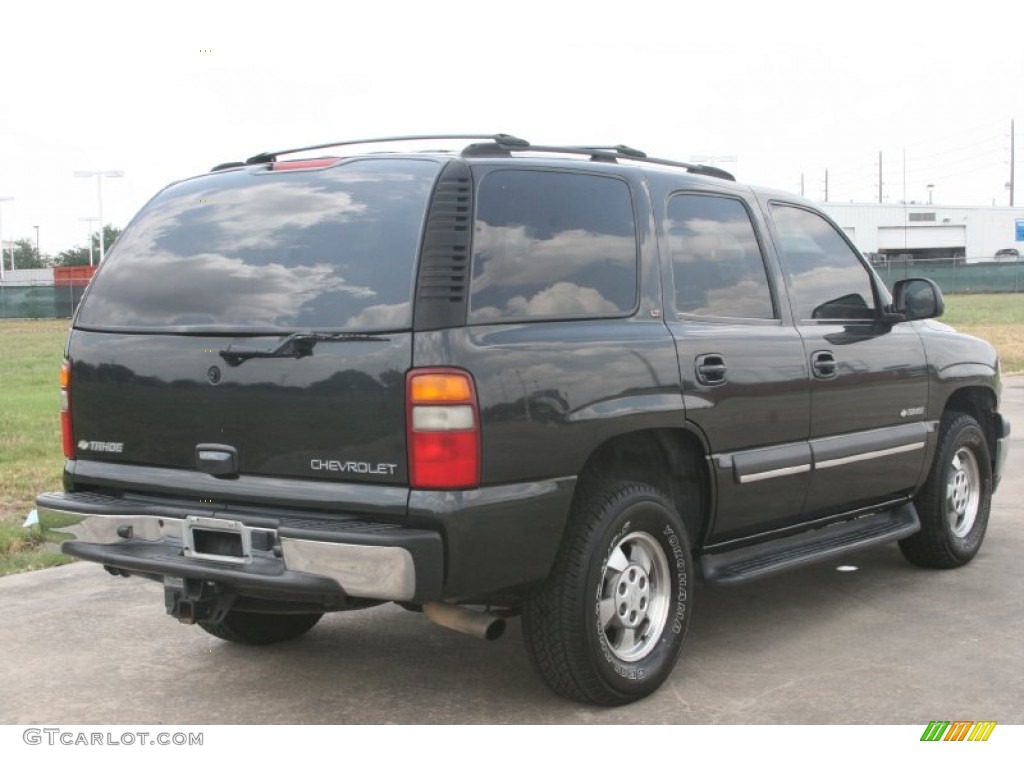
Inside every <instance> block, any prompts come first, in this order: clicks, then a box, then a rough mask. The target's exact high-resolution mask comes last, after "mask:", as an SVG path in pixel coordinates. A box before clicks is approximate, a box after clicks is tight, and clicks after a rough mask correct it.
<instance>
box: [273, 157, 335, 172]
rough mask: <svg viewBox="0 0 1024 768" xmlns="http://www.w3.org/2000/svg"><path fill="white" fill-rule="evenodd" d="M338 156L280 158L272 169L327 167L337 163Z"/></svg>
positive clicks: (296, 169) (298, 169)
mask: <svg viewBox="0 0 1024 768" xmlns="http://www.w3.org/2000/svg"><path fill="white" fill-rule="evenodd" d="M340 159H341V158H338V157H317V158H312V159H309V160H280V161H278V162H276V163H273V164H272V165H271V166H270V170H272V171H302V170H306V169H309V168H327V167H329V166H332V165H334V164H335V163H337V162H338V161H339V160H340Z"/></svg>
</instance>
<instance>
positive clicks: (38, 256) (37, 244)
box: [32, 224, 43, 259]
mask: <svg viewBox="0 0 1024 768" xmlns="http://www.w3.org/2000/svg"><path fill="white" fill-rule="evenodd" d="M32 229H34V230H35V231H36V258H37V259H42V258H43V252H42V251H40V250H39V225H38V224H33V225H32Z"/></svg>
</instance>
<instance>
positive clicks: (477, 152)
mask: <svg viewBox="0 0 1024 768" xmlns="http://www.w3.org/2000/svg"><path fill="white" fill-rule="evenodd" d="M478 139H484V140H485V141H486V143H483V144H470V145H469V146H467V147H465V148H464V149H463V150H462V153H461V154H462V155H463V157H472V156H487V155H501V156H503V157H509V156H511V154H512V153H513V152H548V153H551V154H562V155H589V156H590V159H591V160H593V161H595V162H604V163H614V162H617V161H618V160H619V159H622V160H632V161H635V162H639V163H652V164H653V165H667V166H671V167H674V168H684V169H686V170H687V171H689V172H690V173H699V174H702V175H704V176H713V177H715V178H718V179H726V180H728V181H736V177H735V176H733V175H732V174H731V173H729V172H728V171H724V170H722V169H721V168H716V167H715V166H713V165H700V164H698V163H683V162H680V161H678V160H666V159H664V158H660V157H648V155H647V153H646V152H643V151H641V150H639V149H636V148H635V147H630V146H627V145H625V144H616V145H614V146H576V145H573V146H547V145H543V144H531V143H530V142H528V141H526V140H525V139H520V138H519V137H518V136H512V135H510V134H507V133H480V134H477V133H452V134H418V135H413V136H388V137H385V138H379V139H357V140H352V141H334V142H330V143H328V144H312V145H310V146H308V147H296V148H295V149H279V150H275V151H273V152H260V153H259V154H258V155H253V156H252V157H250V158H249V159H247V160H246V161H245V163H244V165H259V164H262V163H273V162H276V161H277V159H278V157H280V156H281V155H293V154H296V153H298V152H311V151H313V150H317V149H328V148H330V147H348V146H353V145H357V144H390V143H395V142H401V141H434V140H448V141H451V140H456V141H460V140H466V141H473V140H478ZM239 165H241V164H239ZM228 167H236V166H235V164H233V163H232V164H228V163H222V164H221V165H219V166H217V169H223V168H228Z"/></svg>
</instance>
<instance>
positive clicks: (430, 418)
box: [405, 368, 480, 490]
mask: <svg viewBox="0 0 1024 768" xmlns="http://www.w3.org/2000/svg"><path fill="white" fill-rule="evenodd" d="M405 391H406V411H407V413H406V416H407V421H408V424H407V427H406V429H407V436H408V441H409V482H410V484H411V485H412V487H413V488H422V489H430V490H454V489H457V488H475V487H476V486H478V485H480V412H479V408H478V407H477V402H476V390H475V389H474V387H473V379H472V378H471V377H470V375H469V374H468V373H466V372H465V371H459V370H455V369H452V368H421V369H418V370H414V371H410V372H409V375H408V377H407V378H406V390H405Z"/></svg>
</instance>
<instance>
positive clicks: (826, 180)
mask: <svg viewBox="0 0 1024 768" xmlns="http://www.w3.org/2000/svg"><path fill="white" fill-rule="evenodd" d="M825 202H826V203H827V202H828V168H826V169H825Z"/></svg>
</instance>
